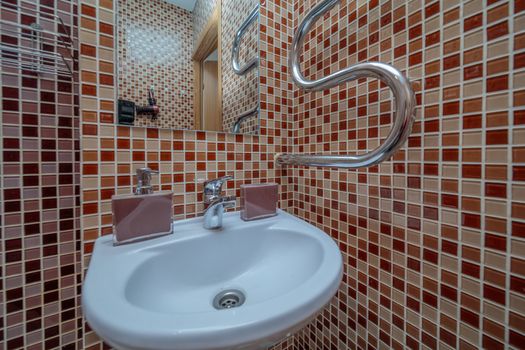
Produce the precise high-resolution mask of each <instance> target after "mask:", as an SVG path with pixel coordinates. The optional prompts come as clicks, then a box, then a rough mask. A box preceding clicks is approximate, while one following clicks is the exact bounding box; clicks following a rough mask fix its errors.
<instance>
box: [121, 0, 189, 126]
mask: <svg viewBox="0 0 525 350" xmlns="http://www.w3.org/2000/svg"><path fill="white" fill-rule="evenodd" d="M117 17H118V21H119V23H118V57H119V60H118V72H119V73H118V96H119V98H121V99H124V100H130V101H133V102H135V103H137V104H139V105H147V104H148V100H147V97H148V91H149V89H150V87H151V86H153V87H154V90H155V97H156V99H157V104H158V105H159V107H160V114H159V116H158V119H156V120H152V119H151V118H150V117H147V116H137V117H136V118H135V125H137V126H146V127H157V128H168V129H189V130H192V129H193V128H194V125H195V120H194V116H193V96H194V91H193V90H194V82H193V76H194V75H193V64H192V60H191V56H192V53H193V24H192V13H191V12H189V11H186V10H184V9H183V8H181V7H178V6H175V5H172V4H169V3H167V2H166V1H164V0H120V1H119V2H118V16H117Z"/></svg>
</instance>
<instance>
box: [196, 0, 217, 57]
mask: <svg viewBox="0 0 525 350" xmlns="http://www.w3.org/2000/svg"><path fill="white" fill-rule="evenodd" d="M215 6H217V0H197V1H196V2H195V7H194V8H193V19H192V21H193V49H194V50H195V48H196V47H195V45H197V42H198V41H199V37H200V35H201V33H202V30H203V29H204V27H205V26H206V23H208V20H209V19H210V17H211V15H212V14H213V10H214V9H215Z"/></svg>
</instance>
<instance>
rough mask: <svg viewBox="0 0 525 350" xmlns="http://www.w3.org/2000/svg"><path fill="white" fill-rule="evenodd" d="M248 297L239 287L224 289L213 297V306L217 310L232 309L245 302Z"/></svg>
mask: <svg viewBox="0 0 525 350" xmlns="http://www.w3.org/2000/svg"><path fill="white" fill-rule="evenodd" d="M245 300H246V297H245V296H244V293H243V292H241V291H240V290H237V289H228V290H223V291H222V292H220V293H219V294H217V295H216V296H215V298H214V299H213V307H214V308H216V309H217V310H222V309H231V308H233V307H238V306H241V305H242V304H244V301H245Z"/></svg>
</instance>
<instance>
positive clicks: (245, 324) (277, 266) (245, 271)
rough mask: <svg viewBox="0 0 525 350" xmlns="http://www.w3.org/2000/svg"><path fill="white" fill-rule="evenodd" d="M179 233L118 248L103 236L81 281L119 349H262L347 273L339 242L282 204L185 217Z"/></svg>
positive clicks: (87, 310)
mask: <svg viewBox="0 0 525 350" xmlns="http://www.w3.org/2000/svg"><path fill="white" fill-rule="evenodd" d="M173 232H174V233H173V234H172V235H169V236H165V237H160V238H155V239H151V240H148V241H143V242H138V243H132V244H128V245H122V246H113V239H112V237H111V236H104V237H101V238H99V239H97V241H96V243H95V249H94V252H93V256H92V258H91V262H90V265H89V269H88V272H87V276H86V279H85V282H84V285H83V292H82V304H83V312H84V315H85V317H86V319H87V321H88V323H89V325H90V326H91V328H92V329H93V330H94V331H95V332H96V333H97V334H98V335H99V336H100V337H101V338H103V339H104V340H105V341H106V342H107V343H109V344H110V345H112V346H113V347H115V348H117V349H123V350H126V349H130V350H131V349H137V350H138V349H152V350H153V349H155V350H164V349H172V350H178V349H181V350H182V349H184V350H208V349H215V350H219V349H224V350H226V349H263V348H267V347H268V346H270V345H272V344H273V343H275V342H277V341H279V340H281V339H283V338H284V337H286V336H288V335H290V334H291V333H292V332H294V331H295V330H297V329H299V328H300V327H301V326H303V325H304V324H305V323H307V322H308V321H309V320H311V319H312V318H313V317H314V316H315V314H316V313H317V312H318V311H320V310H321V309H322V308H323V306H324V305H326V304H327V303H328V302H329V301H330V299H331V298H332V296H333V295H334V294H335V293H336V291H337V289H338V287H339V283H340V281H341V278H342V258H341V254H340V252H339V249H338V247H337V245H336V244H335V243H334V241H333V240H332V239H331V238H330V237H328V236H327V235H326V234H325V233H323V232H322V231H321V230H319V229H317V228H315V227H314V226H312V225H310V224H308V223H306V222H304V221H302V220H300V219H298V218H296V217H294V216H292V215H290V214H287V213H285V212H283V211H279V212H278V215H277V216H275V217H272V218H268V219H263V220H257V221H251V222H245V221H243V220H241V219H240V217H239V213H238V212H233V213H228V214H225V216H224V221H223V228H222V229H220V230H213V231H211V230H205V229H204V228H203V227H202V218H195V219H189V220H183V221H177V222H175V223H174V224H173Z"/></svg>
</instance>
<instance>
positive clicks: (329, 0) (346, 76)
mask: <svg viewBox="0 0 525 350" xmlns="http://www.w3.org/2000/svg"><path fill="white" fill-rule="evenodd" d="M339 2H340V0H325V1H323V2H321V3H320V4H319V5H317V6H315V7H314V8H313V9H312V11H311V12H310V13H308V15H307V16H306V18H305V19H304V20H303V21H302V23H301V24H300V25H299V28H298V29H297V33H296V34H295V36H294V38H293V42H292V50H291V53H290V59H289V67H290V71H291V72H292V78H293V80H294V82H295V83H296V84H297V85H298V86H299V87H300V88H302V89H304V90H307V91H319V90H326V89H330V88H332V87H334V86H337V85H340V84H343V83H346V82H349V81H352V80H356V79H359V78H377V79H379V80H381V81H382V82H384V83H385V84H386V85H388V87H390V89H391V90H392V92H393V94H394V98H395V102H396V112H395V116H394V125H393V126H392V129H391V130H390V133H389V134H388V136H387V138H386V140H385V141H384V142H383V143H382V144H381V145H380V146H379V147H377V148H376V149H374V150H372V151H370V152H368V153H366V154H362V155H345V156H335V155H334V156H325V155H308V154H277V155H276V157H275V160H276V162H277V164H279V165H284V164H290V165H313V166H323V167H334V168H350V169H355V168H361V167H369V166H372V165H376V164H379V163H381V162H382V161H384V160H386V159H388V158H390V157H391V156H392V154H393V153H394V152H395V151H397V150H398V149H399V148H400V147H401V146H402V145H403V144H404V143H405V141H406V139H407V138H408V135H409V134H410V131H411V130H412V124H413V122H414V119H415V107H416V97H415V94H414V91H413V90H412V86H411V85H410V82H409V81H408V79H407V78H406V77H405V76H404V75H403V74H402V73H401V72H400V71H398V70H397V69H395V68H394V67H392V66H390V65H388V64H384V63H380V62H367V63H358V64H355V65H353V66H350V67H348V68H345V69H342V70H340V71H338V72H335V73H332V74H330V75H328V76H326V77H323V78H320V79H317V80H308V79H306V78H305V77H304V76H303V74H302V72H301V67H300V63H299V58H300V54H301V49H302V47H303V42H304V38H305V37H306V34H307V33H308V31H309V30H310V28H311V26H312V25H313V24H314V23H315V21H316V20H317V19H318V18H319V17H321V16H322V15H324V14H325V13H326V12H327V11H330V9H332V8H333V7H334V6H335V5H336V4H337V3H339Z"/></svg>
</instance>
